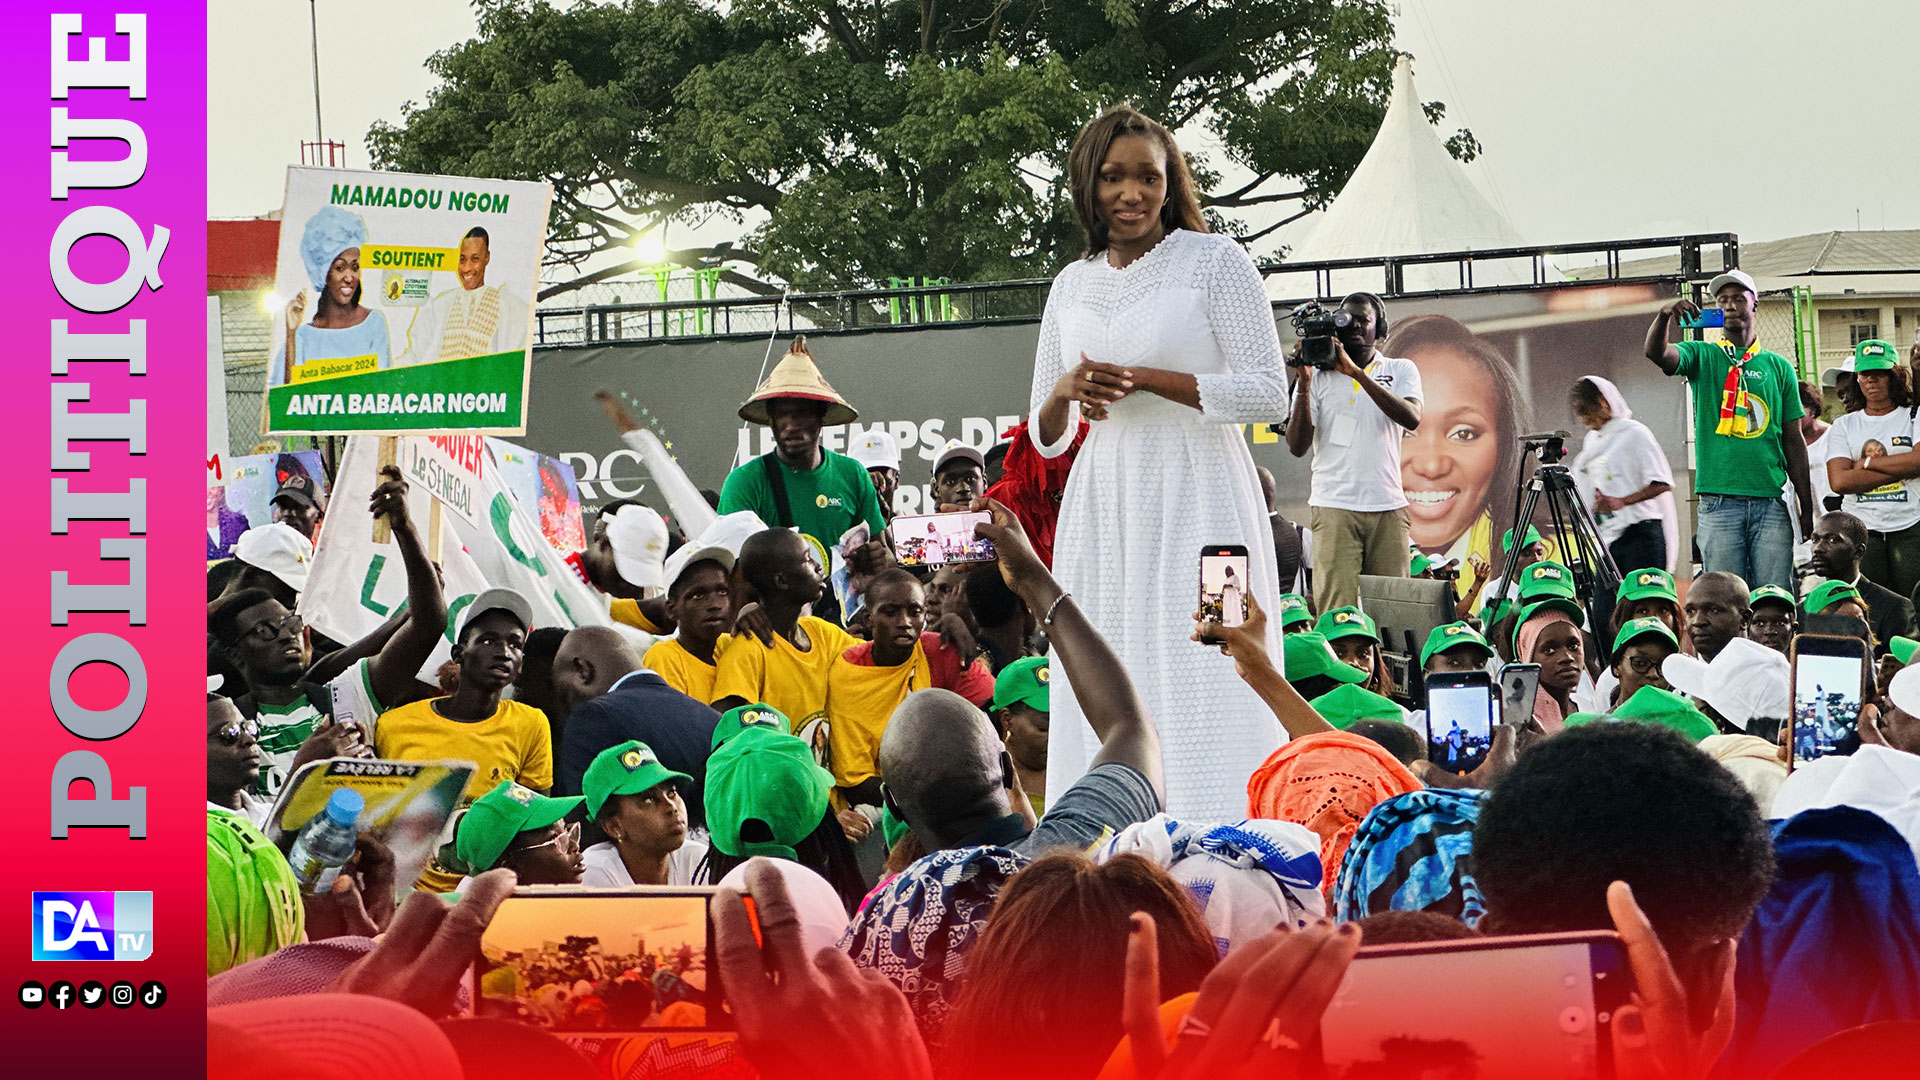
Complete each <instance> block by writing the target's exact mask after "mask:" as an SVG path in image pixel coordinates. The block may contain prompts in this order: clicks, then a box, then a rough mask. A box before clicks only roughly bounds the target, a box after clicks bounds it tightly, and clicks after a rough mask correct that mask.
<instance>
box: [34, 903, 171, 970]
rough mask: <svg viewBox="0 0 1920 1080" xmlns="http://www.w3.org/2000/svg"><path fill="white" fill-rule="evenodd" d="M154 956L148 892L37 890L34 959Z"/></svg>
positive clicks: (142, 958) (139, 958)
mask: <svg viewBox="0 0 1920 1080" xmlns="http://www.w3.org/2000/svg"><path fill="white" fill-rule="evenodd" d="M151 955H153V894H152V893H150V892H36V893H34V894H33V958H34V959H35V960H145V959H146V958H147V957H149V956H151Z"/></svg>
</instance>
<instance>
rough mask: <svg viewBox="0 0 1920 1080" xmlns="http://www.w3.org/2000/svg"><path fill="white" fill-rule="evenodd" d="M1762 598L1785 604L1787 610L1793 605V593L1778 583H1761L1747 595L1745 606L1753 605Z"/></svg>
mask: <svg viewBox="0 0 1920 1080" xmlns="http://www.w3.org/2000/svg"><path fill="white" fill-rule="evenodd" d="M1762 600H1772V601H1775V602H1776V603H1781V604H1785V605H1787V609H1788V610H1789V611H1791V610H1792V609H1793V608H1794V606H1795V605H1794V600H1793V594H1792V593H1790V592H1788V591H1787V590H1785V589H1783V588H1781V587H1780V586H1778V585H1762V586H1760V587H1759V588H1757V589H1755V590H1753V592H1752V593H1750V594H1748V596H1747V606H1748V607H1755V606H1757V605H1758V604H1759V603H1760V601H1762Z"/></svg>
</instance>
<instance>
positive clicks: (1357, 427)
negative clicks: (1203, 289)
mask: <svg viewBox="0 0 1920 1080" xmlns="http://www.w3.org/2000/svg"><path fill="white" fill-rule="evenodd" d="M1318 314H1320V315H1321V316H1322V317H1320V318H1314V317H1312V316H1309V317H1308V318H1307V319H1305V320H1297V321H1296V325H1299V326H1300V327H1301V330H1302V332H1303V334H1304V335H1305V336H1304V337H1303V339H1302V341H1301V348H1300V349H1299V350H1297V351H1296V352H1295V355H1294V357H1293V358H1292V359H1290V360H1289V361H1288V363H1290V364H1292V365H1294V366H1296V367H1297V368H1298V369H1299V377H1298V379H1297V380H1296V381H1295V383H1294V398H1293V415H1292V417H1291V418H1290V419H1289V420H1288V422H1287V450H1288V451H1289V452H1290V453H1292V454H1293V456H1294V457H1305V456H1306V453H1307V448H1308V447H1309V446H1311V447H1312V448H1313V490H1312V493H1311V495H1310V496H1309V498H1308V500H1307V503H1308V505H1309V506H1310V507H1311V508H1312V511H1313V516H1312V522H1313V526H1312V527H1313V550H1314V553H1315V554H1314V573H1313V599H1314V606H1315V607H1316V608H1317V609H1318V610H1320V611H1331V610H1333V609H1334V608H1337V607H1345V606H1348V605H1351V604H1355V603H1357V602H1358V601H1359V596H1360V575H1361V574H1377V575H1380V576H1383V577H1405V576H1406V573H1407V496H1406V493H1405V492H1404V491H1402V490H1401V487H1400V440H1401V438H1402V437H1403V436H1404V435H1405V434H1406V432H1409V431H1412V430H1414V429H1415V428H1417V427H1419V426H1420V397H1421V394H1420V369H1419V368H1417V367H1415V366H1414V365H1413V362H1412V361H1411V360H1398V359H1394V358H1393V357H1389V356H1382V355H1381V354H1380V350H1379V349H1377V348H1375V347H1374V342H1375V340H1376V339H1377V338H1378V337H1380V336H1381V335H1383V334H1385V333H1386V330H1387V309H1386V305H1384V304H1382V303H1381V302H1380V298H1379V297H1377V296H1374V295H1373V294H1372V293H1354V294H1353V295H1351V296H1349V297H1347V298H1346V299H1345V300H1342V301H1341V302H1340V309H1339V311H1337V312H1335V313H1334V314H1332V315H1331V316H1325V314H1324V313H1318ZM1328 332H1331V335H1332V339H1331V341H1329V340H1328V339H1327V337H1326V335H1327V334H1328Z"/></svg>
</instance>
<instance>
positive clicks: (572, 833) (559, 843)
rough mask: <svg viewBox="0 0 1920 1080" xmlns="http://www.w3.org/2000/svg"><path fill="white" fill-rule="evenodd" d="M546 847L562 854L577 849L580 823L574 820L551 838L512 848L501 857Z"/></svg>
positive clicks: (523, 853)
mask: <svg viewBox="0 0 1920 1080" xmlns="http://www.w3.org/2000/svg"><path fill="white" fill-rule="evenodd" d="M548 847H550V848H555V849H557V850H558V851H559V852H560V853H561V854H562V855H571V854H573V853H574V852H576V851H579V850H580V823H579V822H577V821H576V822H574V823H573V824H571V825H569V826H567V827H566V828H564V829H561V830H560V831H559V832H557V833H555V834H554V836H553V839H551V840H547V841H544V842H542V843H538V844H529V845H527V846H526V847H523V848H514V849H513V850H512V851H509V852H507V853H506V855H503V856H501V858H506V857H507V856H509V855H525V854H526V853H527V852H529V851H539V850H540V849H541V848H548Z"/></svg>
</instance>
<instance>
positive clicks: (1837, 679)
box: [1787, 634, 1870, 769]
mask: <svg viewBox="0 0 1920 1080" xmlns="http://www.w3.org/2000/svg"><path fill="white" fill-rule="evenodd" d="M1869 670H1870V669H1869V667H1868V657H1867V643H1866V642H1865V641H1863V640H1861V639H1860V638H1857V637H1828V636H1826V635H1822V634H1800V635H1798V636H1796V637H1795V638H1794V639H1793V714H1792V717H1791V718H1790V719H1789V721H1788V726H1789V728H1790V731H1791V737H1790V738H1789V739H1788V746H1789V748H1790V749H1789V750H1788V758H1787V767H1788V768H1789V769H1791V768H1793V767H1794V765H1795V764H1796V763H1799V762H1806V761H1812V760H1814V759H1816V758H1822V757H1826V756H1827V755H1828V754H1831V753H1833V752H1835V751H1836V750H1838V749H1840V748H1841V747H1843V746H1848V745H1852V744H1854V743H1857V741H1858V738H1859V726H1860V709H1861V706H1863V705H1864V704H1865V703H1866V697H1865V690H1866V679H1867V673H1868V671H1869Z"/></svg>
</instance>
